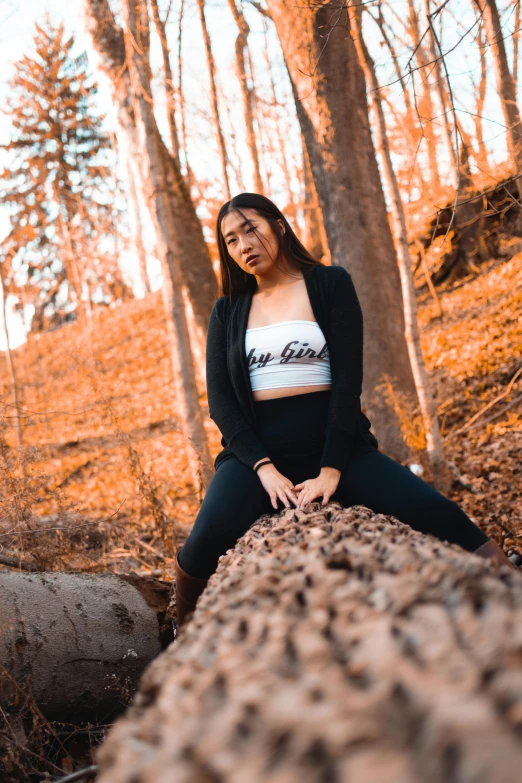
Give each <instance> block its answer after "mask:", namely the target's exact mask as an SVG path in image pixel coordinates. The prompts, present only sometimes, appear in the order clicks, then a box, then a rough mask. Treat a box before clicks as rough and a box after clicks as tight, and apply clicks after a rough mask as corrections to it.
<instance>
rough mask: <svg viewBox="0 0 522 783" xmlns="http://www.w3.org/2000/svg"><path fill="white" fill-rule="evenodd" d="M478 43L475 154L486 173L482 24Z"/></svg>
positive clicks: (486, 72) (485, 73) (484, 48)
mask: <svg viewBox="0 0 522 783" xmlns="http://www.w3.org/2000/svg"><path fill="white" fill-rule="evenodd" d="M477 43H478V48H479V53H480V77H479V82H478V85H477V86H476V92H477V103H476V108H475V116H474V117H473V122H474V125H475V138H476V140H477V152H476V154H475V162H476V164H477V166H478V168H479V169H480V171H481V172H483V173H485V172H487V171H488V170H489V162H488V153H487V149H486V145H485V143H484V128H483V124H482V115H483V112H484V106H485V103H486V90H487V86H488V82H487V74H488V70H487V63H486V51H485V50H486V42H485V39H484V27H483V26H482V25H480V27H479V30H478V33H477Z"/></svg>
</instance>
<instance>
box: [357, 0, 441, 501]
mask: <svg viewBox="0 0 522 783" xmlns="http://www.w3.org/2000/svg"><path fill="white" fill-rule="evenodd" d="M426 2H427V0H426ZM354 20H355V33H356V34H355V35H354V41H355V47H356V49H357V54H358V56H359V62H360V63H361V67H362V69H363V71H364V74H365V76H366V80H367V82H368V87H369V91H370V95H371V100H372V104H373V109H374V114H375V118H376V124H375V136H376V144H377V151H378V152H379V155H380V157H381V161H382V168H383V171H384V179H385V182H386V185H387V188H388V196H389V199H390V206H391V216H392V226H393V233H394V237H395V247H396V248H397V261H398V264H399V273H400V277H401V286H402V299H403V302H404V321H405V334H406V344H407V346H408V354H409V357H410V362H411V367H412V371H413V377H414V379H415V386H416V389H417V396H418V398H419V404H420V411H421V416H422V423H423V427H424V434H425V437H426V451H427V455H428V460H429V463H430V467H431V472H432V479H433V484H434V486H435V487H436V488H437V489H438V490H439V491H440V492H442V493H443V494H446V493H447V492H449V490H450V489H451V484H452V481H453V477H452V475H451V472H450V470H449V466H448V463H447V461H446V458H445V456H444V449H443V446H442V438H441V436H440V429H439V422H438V419H437V413H436V409H435V402H434V400H433V396H432V393H431V390H430V383H429V380H428V375H427V373H426V367H425V365H424V357H423V355H422V348H421V343H420V333H419V324H418V322H417V302H416V299H415V286H414V284H413V273H412V271H411V270H412V262H411V258H410V253H409V249H408V231H407V229H406V218H405V215H404V208H403V205H402V201H401V196H400V193H399V186H398V184H397V178H396V176H395V171H394V170H393V165H392V160H391V154H390V147H389V144H388V137H387V135H386V122H385V119H384V111H383V108H382V103H381V97H380V93H379V83H378V81H377V77H376V75H375V66H374V63H373V60H372V58H371V56H370V53H369V51H368V48H367V46H366V43H365V41H364V39H363V34H362V6H360V5H359V6H355V13H354Z"/></svg>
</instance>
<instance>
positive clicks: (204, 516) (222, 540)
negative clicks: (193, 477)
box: [179, 457, 270, 578]
mask: <svg viewBox="0 0 522 783" xmlns="http://www.w3.org/2000/svg"><path fill="white" fill-rule="evenodd" d="M269 504H270V498H269V496H268V494H267V493H266V491H265V489H264V488H263V485H262V484H261V482H260V481H259V477H258V476H257V474H256V473H254V472H253V471H252V469H251V468H249V467H248V466H246V465H245V464H244V463H242V462H240V460H238V459H237V458H236V457H233V458H232V457H231V458H229V459H227V460H226V461H224V462H222V463H221V465H219V466H218V468H217V470H216V472H215V474H214V476H213V477H212V481H211V482H210V484H209V487H208V489H207V492H206V494H205V497H204V499H203V503H202V505H201V507H200V509H199V512H198V514H197V516H196V519H195V521H194V525H193V527H192V530H191V532H190V535H189V537H188V538H187V541H186V542H185V544H184V546H183V548H182V549H181V550H180V553H179V562H180V565H181V567H182V568H183V569H185V570H186V571H187V573H189V574H191V575H192V576H199V575H202V578H205V577H206V576H207V575H209V574H210V573H212V572H213V570H215V567H216V564H217V561H218V559H219V557H220V556H221V555H222V554H224V553H225V552H226V551H227V550H228V549H230V548H231V547H233V546H234V544H235V543H236V541H237V540H238V539H239V538H241V536H242V535H243V534H244V533H245V532H246V531H247V530H248V528H249V527H251V525H252V524H253V523H254V522H255V521H256V520H257V519H258V518H259V517H260V516H261V515H262V514H263V513H266V512H267V511H268V510H269ZM196 572H199V573H196ZM203 572H208V573H203Z"/></svg>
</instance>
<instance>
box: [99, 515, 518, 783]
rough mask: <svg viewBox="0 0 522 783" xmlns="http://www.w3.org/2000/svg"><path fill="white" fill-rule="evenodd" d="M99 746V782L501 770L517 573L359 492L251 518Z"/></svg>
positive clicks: (198, 782) (510, 729) (387, 781)
mask: <svg viewBox="0 0 522 783" xmlns="http://www.w3.org/2000/svg"><path fill="white" fill-rule="evenodd" d="M98 760H99V763H100V770H101V772H100V775H99V778H98V781H99V783H131V781H132V783H166V781H169V783H171V782H172V783H189V782H190V783H210V782H211V781H212V782H213V783H214V782H217V781H222V782H223V783H225V782H226V783H245V781H248V783H257V781H270V783H294V782H295V783H308V782H310V783H311V782H312V781H314V782H315V781H324V782H325V783H326V782H328V783H335V782H336V781H354V782H357V783H358V782H359V781H361V782H362V781H364V783H409V782H410V781H411V782H413V781H426V783H441V781H459V783H472V781H473V782H474V783H476V781H479V780H484V781H488V783H513V781H515V780H517V779H519V774H520V769H521V768H522V579H521V577H520V575H519V574H518V573H517V572H515V571H513V570H512V569H510V568H509V567H505V566H501V567H498V566H496V565H495V564H493V563H492V562H490V561H486V560H483V559H481V558H479V557H478V556H476V555H472V554H469V553H467V552H465V551H464V550H462V549H460V547H458V546H456V545H450V544H446V543H443V542H440V541H438V540H437V539H435V538H432V537H430V536H425V535H423V534H421V533H418V532H416V531H413V530H412V529H411V528H410V527H408V526H407V525H403V524H402V523H400V522H399V521H398V520H396V519H395V518H393V517H387V516H384V515H380V514H377V515H376V514H374V513H373V512H372V511H370V510H369V509H367V508H365V507H363V506H354V507H352V508H349V509H343V508H341V507H340V506H339V504H336V503H330V504H329V505H328V506H326V507H320V506H319V504H316V503H314V504H311V505H310V506H308V507H307V508H306V509H303V510H299V511H296V510H294V509H293V510H288V511H284V512H280V513H279V514H275V515H274V516H272V517H268V516H265V517H261V519H260V520H258V521H257V522H256V524H255V525H253V526H252V528H250V530H249V531H248V533H247V534H246V535H245V536H244V537H243V538H242V539H240V541H239V542H238V543H237V545H236V546H235V548H234V549H233V550H229V552H228V553H227V554H226V555H224V556H223V557H222V558H221V559H220V561H219V565H218V568H217V571H216V573H215V574H214V575H213V576H212V578H211V580H210V582H209V585H208V587H207V589H206V591H205V593H204V594H203V595H202V596H201V598H200V601H199V602H198V606H197V608H196V611H195V613H194V615H193V618H192V620H191V621H190V622H189V623H188V624H187V625H186V626H185V627H184V628H183V629H182V631H181V634H180V637H179V639H177V640H176V641H175V642H174V643H173V644H172V645H171V646H170V647H169V648H168V649H167V650H166V651H165V652H164V653H163V654H162V655H160V656H159V657H158V658H157V660H156V661H154V662H153V663H152V665H151V666H150V667H149V668H148V670H147V671H146V673H145V675H144V677H143V678H142V681H141V685H140V688H139V691H138V694H137V697H136V699H135V701H134V704H133V706H132V707H131V708H130V709H129V710H128V711H127V713H126V715H124V716H123V717H122V718H120V719H119V720H118V721H117V722H116V724H115V726H114V727H113V729H112V730H111V731H110V733H109V736H108V738H107V740H106V742H105V743H104V745H103V746H102V747H101V749H100V751H99V753H98Z"/></svg>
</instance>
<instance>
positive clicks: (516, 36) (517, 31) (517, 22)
mask: <svg viewBox="0 0 522 783" xmlns="http://www.w3.org/2000/svg"><path fill="white" fill-rule="evenodd" d="M513 2H514V4H515V22H514V29H513V68H512V69H511V76H512V78H513V88H514V90H515V95H516V94H517V84H518V49H519V43H520V0H513Z"/></svg>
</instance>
